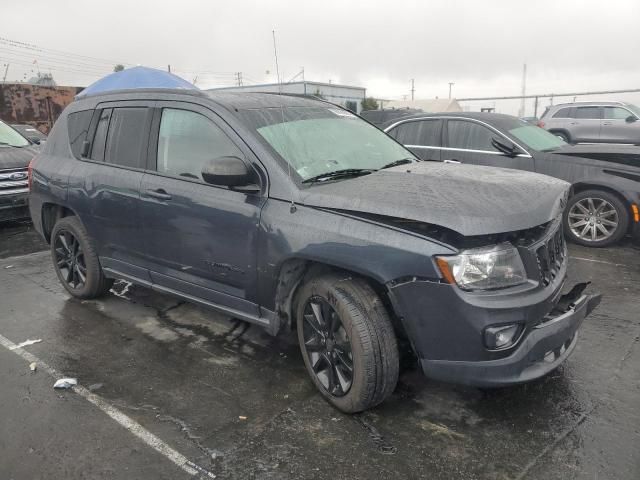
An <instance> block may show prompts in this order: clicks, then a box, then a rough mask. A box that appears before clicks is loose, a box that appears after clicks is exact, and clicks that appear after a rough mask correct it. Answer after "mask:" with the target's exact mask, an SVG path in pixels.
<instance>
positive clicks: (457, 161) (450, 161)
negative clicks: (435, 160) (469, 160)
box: [443, 160, 462, 163]
mask: <svg viewBox="0 0 640 480" xmlns="http://www.w3.org/2000/svg"><path fill="white" fill-rule="evenodd" d="M443 162H444V163H462V162H461V161H460V160H443Z"/></svg>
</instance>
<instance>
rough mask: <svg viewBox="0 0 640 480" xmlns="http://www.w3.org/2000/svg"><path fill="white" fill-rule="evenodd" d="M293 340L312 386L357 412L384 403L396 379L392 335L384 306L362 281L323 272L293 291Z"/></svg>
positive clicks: (396, 359) (396, 358)
mask: <svg viewBox="0 0 640 480" xmlns="http://www.w3.org/2000/svg"><path fill="white" fill-rule="evenodd" d="M296 322H297V330H298V341H299V343H300V349H301V351H302V357H303V359H304V363H305V366H306V367H307V371H308V372H309V375H310V376H311V379H312V381H313V383H314V384H315V386H316V388H317V389H318V390H319V391H320V393H321V394H322V396H323V397H324V398H325V399H326V400H327V401H328V402H329V403H331V404H332V405H333V406H335V407H336V408H338V409H339V410H341V411H343V412H345V413H356V412H361V411H363V410H366V409H368V408H371V407H374V406H375V405H378V404H379V403H381V402H383V401H384V400H385V399H386V398H387V397H388V396H389V395H391V393H392V392H393V390H394V389H395V386H396V384H397V382H398V370H399V355H398V346H397V341H396V336H395V333H394V331H393V326H392V324H391V320H390V319H389V315H388V313H387V310H386V308H385V307H384V305H383V303H382V301H381V300H380V298H379V297H378V295H377V294H376V293H375V291H374V290H373V289H372V288H371V287H370V286H369V284H367V283H366V282H365V281H364V280H361V279H358V278H353V277H351V276H349V275H348V274H338V273H328V274H323V275H319V276H316V277H313V278H311V279H309V280H308V281H306V282H305V283H304V284H303V285H302V286H301V287H300V290H299V292H298V294H297V295H296Z"/></svg>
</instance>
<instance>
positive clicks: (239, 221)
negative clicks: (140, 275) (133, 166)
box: [141, 102, 263, 316]
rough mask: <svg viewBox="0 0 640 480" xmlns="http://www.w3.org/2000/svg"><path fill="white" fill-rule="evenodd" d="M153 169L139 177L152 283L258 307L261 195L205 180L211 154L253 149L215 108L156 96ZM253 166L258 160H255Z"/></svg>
mask: <svg viewBox="0 0 640 480" xmlns="http://www.w3.org/2000/svg"><path fill="white" fill-rule="evenodd" d="M152 131H153V134H152V138H153V140H152V147H153V149H154V150H153V152H152V153H151V155H150V158H149V161H150V164H149V170H148V172H147V173H146V174H145V176H144V178H143V180H142V185H141V198H142V208H141V219H142V221H141V227H142V229H143V230H144V235H145V252H146V259H147V266H148V268H149V269H150V270H151V278H152V280H153V283H154V284H156V285H159V286H161V287H164V288H166V289H169V290H175V291H178V292H181V293H183V294H187V295H191V296H194V297H197V298H199V299H204V300H206V301H209V302H211V303H214V304H217V305H223V306H226V307H229V308H231V309H234V310H237V311H241V312H244V313H247V314H249V315H251V316H257V315H258V307H257V305H256V304H255V298H253V296H252V295H253V294H254V293H255V291H256V277H257V270H256V260H257V247H256V242H257V240H258V225H259V218H260V209H261V206H262V203H263V196H262V195H261V194H260V193H244V192H240V191H234V190H231V189H229V188H227V187H222V186H216V185H211V184H207V183H205V182H204V181H203V179H202V175H201V171H202V166H203V164H204V163H205V162H207V161H209V160H214V159H216V158H219V157H223V156H236V157H240V158H242V159H245V160H247V163H248V164H251V162H250V161H249V160H248V159H249V158H252V157H251V155H252V154H251V152H250V151H249V150H248V149H247V147H246V146H245V145H244V143H243V142H242V141H241V139H240V138H239V137H238V136H237V135H236V134H235V132H233V130H231V129H230V127H229V126H228V125H227V124H226V123H224V122H223V121H222V120H221V119H220V118H219V117H218V116H217V115H216V114H215V113H213V112H211V111H210V110H208V109H206V108H204V107H201V106H197V105H193V104H189V103H181V102H159V103H158V109H157V110H156V113H155V116H154V122H153V129H152ZM252 168H253V167H252Z"/></svg>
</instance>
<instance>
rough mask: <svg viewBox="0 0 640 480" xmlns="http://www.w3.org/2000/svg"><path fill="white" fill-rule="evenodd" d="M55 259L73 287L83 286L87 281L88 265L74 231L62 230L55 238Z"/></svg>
mask: <svg viewBox="0 0 640 480" xmlns="http://www.w3.org/2000/svg"><path fill="white" fill-rule="evenodd" d="M54 252H55V260H56V265H57V268H58V270H59V271H60V273H61V275H62V278H63V279H64V281H65V282H67V285H69V286H70V287H71V288H74V289H75V288H82V287H83V286H84V284H85V282H86V281H87V265H86V264H85V261H84V251H83V250H82V245H80V242H79V241H78V239H77V238H76V237H75V236H74V235H73V233H71V232H69V231H67V230H60V231H59V232H58V234H57V235H56V238H55V240H54Z"/></svg>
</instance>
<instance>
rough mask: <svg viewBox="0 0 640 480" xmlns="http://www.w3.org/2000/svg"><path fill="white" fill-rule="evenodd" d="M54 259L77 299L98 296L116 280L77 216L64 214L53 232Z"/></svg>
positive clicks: (58, 273) (64, 285) (57, 272)
mask: <svg viewBox="0 0 640 480" xmlns="http://www.w3.org/2000/svg"><path fill="white" fill-rule="evenodd" d="M51 258H52V260H53V266H54V268H55V270H56V274H57V275H58V279H59V280H60V283H62V286H63V287H64V288H65V289H66V290H67V292H69V293H70V294H71V295H73V296H74V297H77V298H83V299H89V298H97V297H100V296H102V295H104V294H105V293H107V292H108V291H109V289H110V288H111V285H112V284H113V280H111V279H108V278H106V277H105V276H104V273H103V272H102V267H101V266H100V261H99V260H98V255H97V253H96V251H95V249H94V247H93V242H92V241H91V238H90V237H89V235H88V234H87V231H86V230H85V229H84V227H83V226H82V223H81V222H80V220H78V218H77V217H73V216H70V217H64V218H61V219H60V220H58V221H57V222H56V224H55V225H54V227H53V230H52V231H51Z"/></svg>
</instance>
